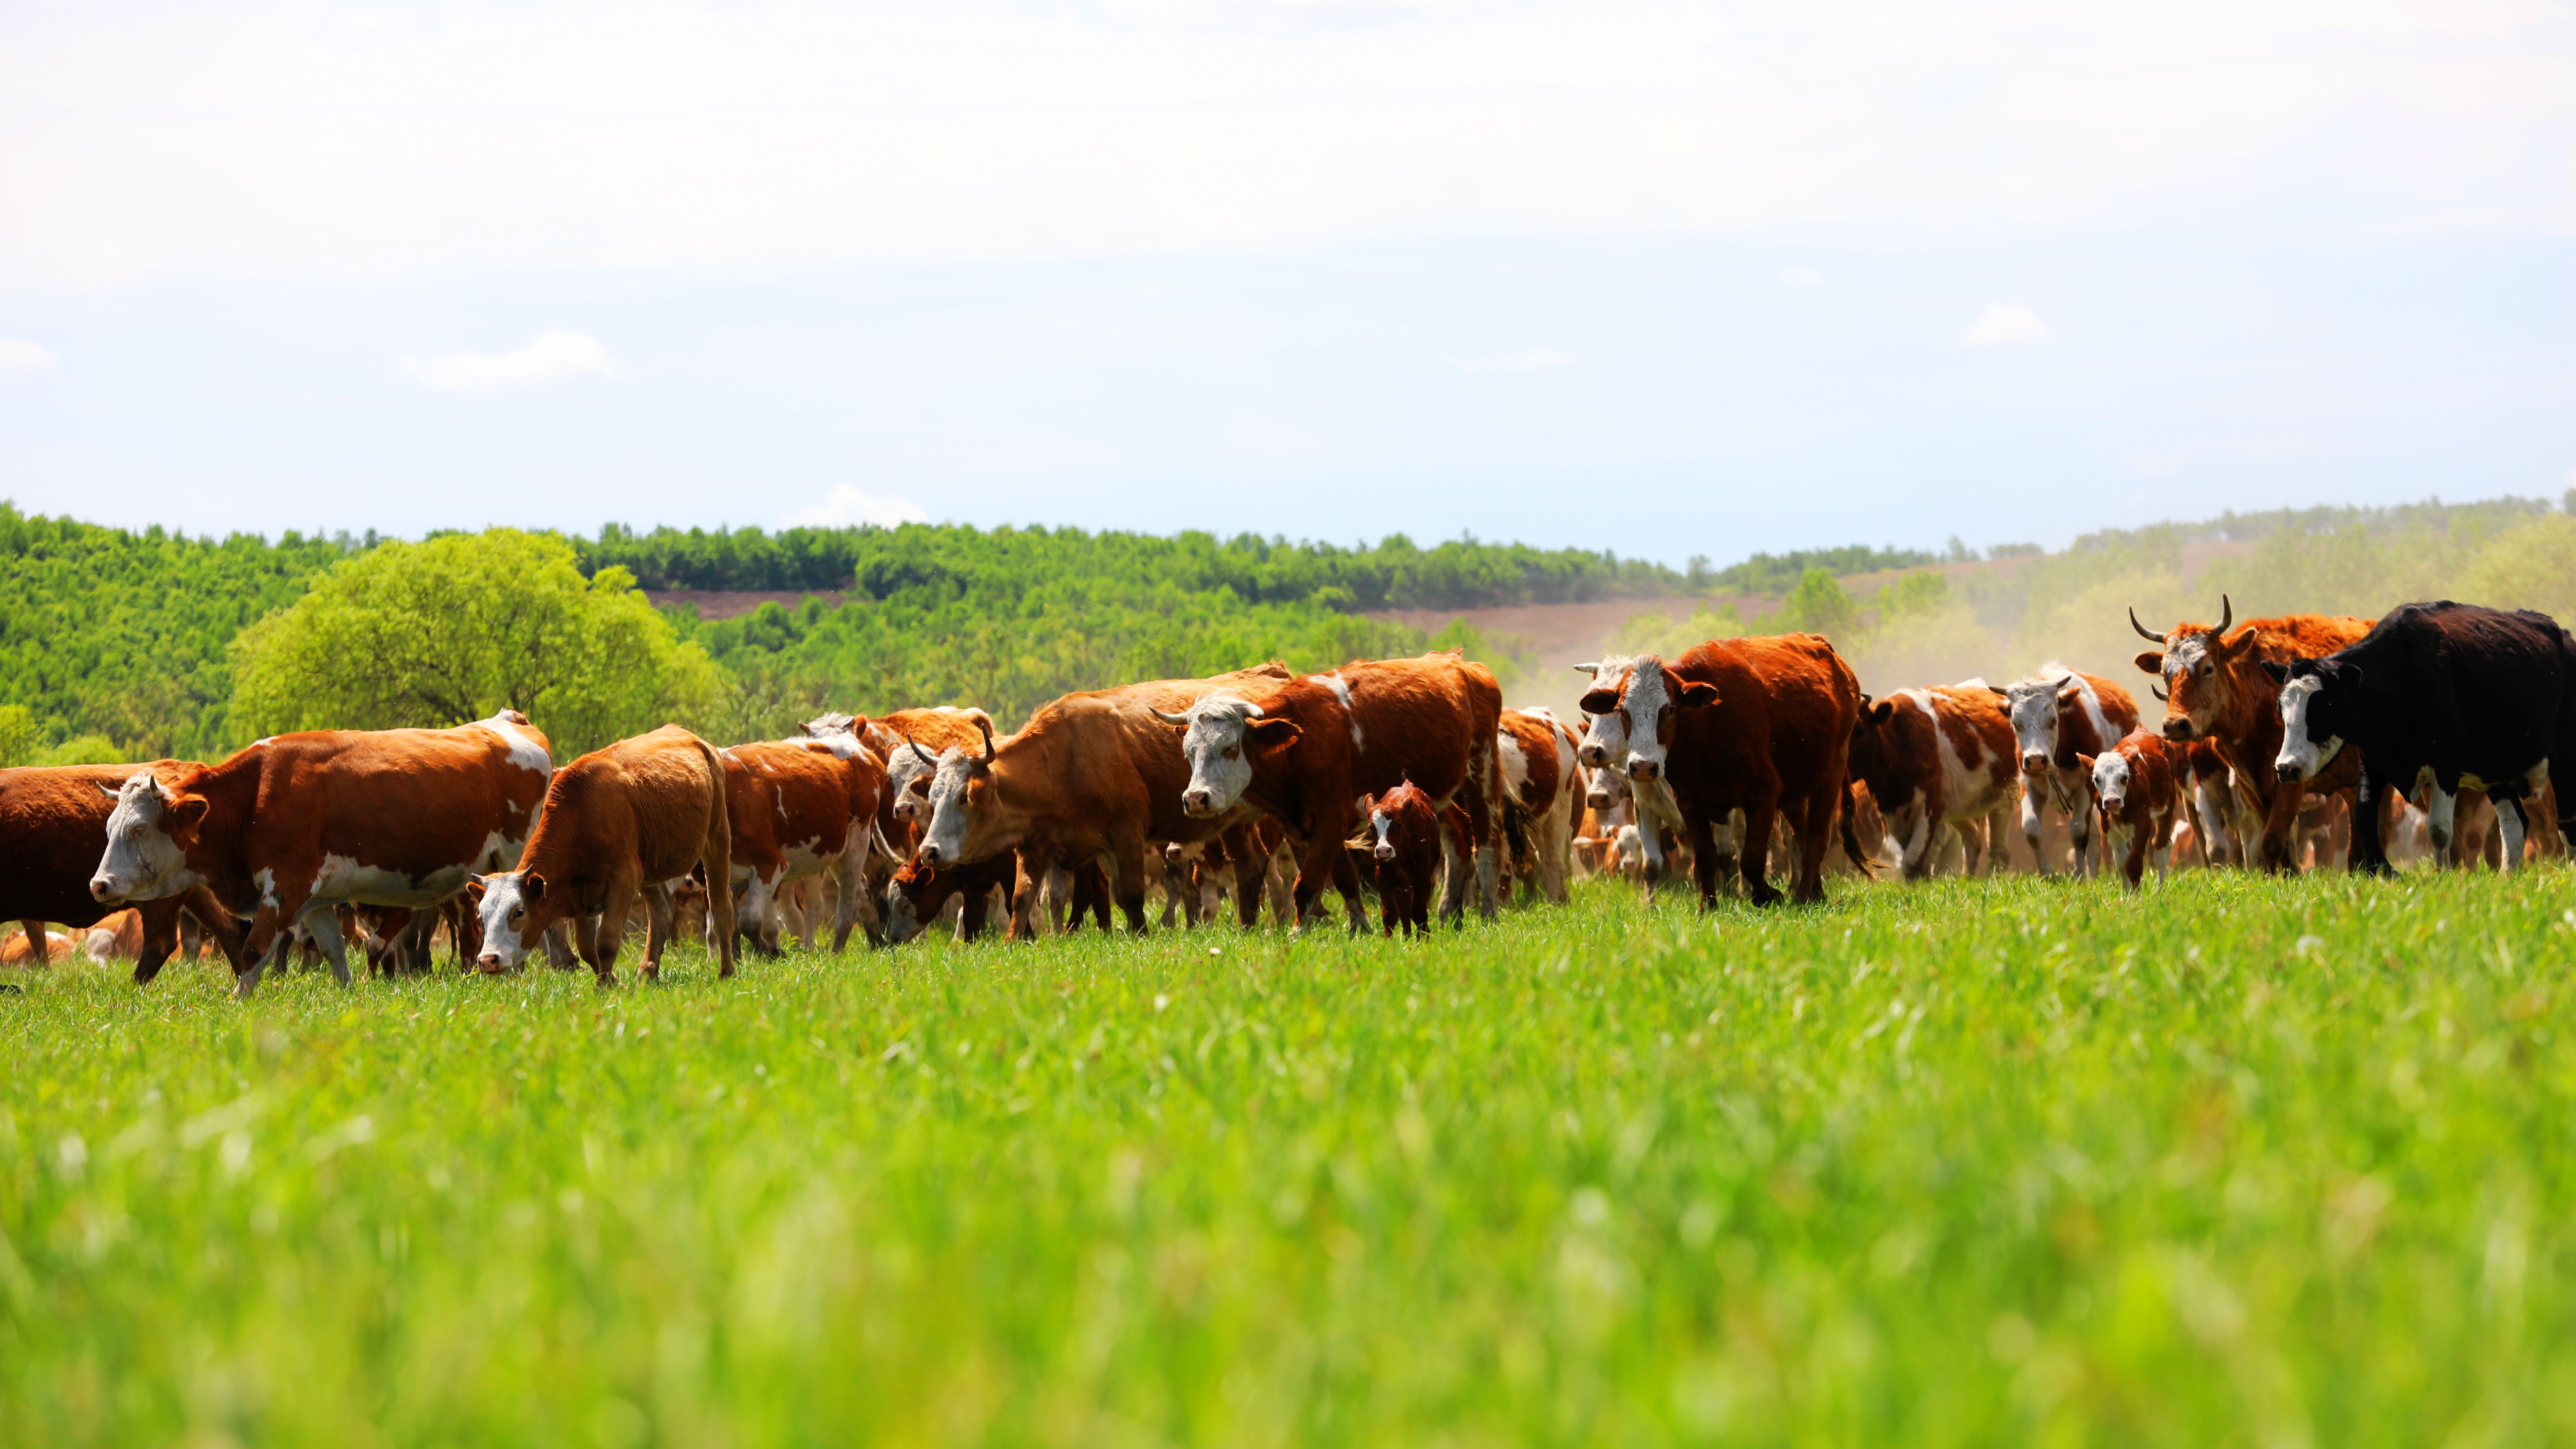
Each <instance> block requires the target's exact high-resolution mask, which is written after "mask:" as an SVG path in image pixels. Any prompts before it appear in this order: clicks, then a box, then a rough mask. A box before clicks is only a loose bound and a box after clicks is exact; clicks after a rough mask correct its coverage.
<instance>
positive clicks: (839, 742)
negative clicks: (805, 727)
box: [717, 733, 885, 956]
mask: <svg viewBox="0 0 2576 1449" xmlns="http://www.w3.org/2000/svg"><path fill="white" fill-rule="evenodd" d="M717 753H718V754H719V755H720V756H721V757H722V758H723V759H724V761H725V800H726V811H727V819H728V821H729V828H730V833H731V854H732V856H733V880H734V888H735V889H736V890H737V891H738V892H739V893H740V899H739V900H738V901H737V902H736V903H735V906H734V922H735V925H736V927H737V929H739V930H740V931H741V932H742V935H743V939H744V940H746V941H749V942H750V943H751V944H752V946H753V947H754V949H756V950H759V951H760V952H762V953H763V954H766V955H772V956H774V955H776V954H777V953H778V934H779V929H778V917H779V914H780V909H779V908H780V897H781V893H782V892H783V891H784V890H785V889H786V888H787V886H788V884H789V883H790V882H793V881H805V880H826V879H828V880H836V881H838V882H839V883H840V885H841V892H840V907H839V913H838V918H837V919H836V920H835V922H834V925H833V933H832V949H833V950H834V951H835V952H838V951H840V950H841V949H843V948H844V947H845V946H847V945H848V944H849V939H850V927H851V926H852V924H853V923H854V922H856V921H857V920H858V919H860V918H861V916H862V914H864V918H865V920H866V923H867V930H868V939H869V940H871V941H876V942H882V941H883V940H884V938H885V927H884V925H883V923H882V922H881V921H880V920H879V919H878V915H877V905H876V902H875V900H874V899H872V898H871V897H870V896H869V894H868V889H867V882H866V880H865V878H864V877H865V875H866V866H867V856H868V842H869V840H870V838H871V837H872V836H873V835H874V833H875V830H876V821H877V810H878V807H879V806H880V805H881V804H882V803H883V795H884V792H885V770H884V767H883V766H882V765H880V764H878V763H877V759H876V755H875V753H874V752H873V751H871V750H869V749H868V747H867V746H865V745H863V744H861V743H859V741H858V739H857V738H856V737H855V736H854V735H851V734H848V733H835V734H826V735H818V736H815V737H813V738H809V739H802V740H762V741H757V742H755V743H752V744H747V745H735V746H732V747H731V748H729V749H724V750H720V751H718V752H717ZM804 945H805V949H807V950H809V951H810V950H812V949H814V924H813V920H812V918H811V917H808V918H807V924H806V927H805V938H804Z"/></svg>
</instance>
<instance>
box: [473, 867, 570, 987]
mask: <svg viewBox="0 0 2576 1449" xmlns="http://www.w3.org/2000/svg"><path fill="white" fill-rule="evenodd" d="M465 889H466V894H467V896H468V897H469V898H470V899H471V900H472V901H473V902H474V915H475V918H476V919H477V920H479V921H480V922H482V925H483V950H482V952H481V954H479V955H477V956H476V957H475V958H474V964H475V965H476V966H477V967H479V968H480V969H482V970H483V971H484V972H486V973H488V974H497V973H499V972H503V971H516V970H518V969H519V967H520V965H521V964H522V963H524V962H525V961H526V960H527V958H528V952H529V950H530V949H531V948H533V947H534V946H535V945H536V944H537V942H539V941H541V940H543V939H544V938H545V934H546V927H548V926H550V925H552V924H554V922H555V921H556V920H557V919H558V918H559V917H561V916H562V915H563V914H564V905H563V902H561V901H560V900H557V899H556V898H555V897H556V896H557V895H558V894H559V892H556V891H555V890H553V889H552V888H551V887H550V886H549V884H548V882H547V880H546V878H545V877H544V876H543V875H541V874H539V873H537V872H535V871H518V870H512V871H503V872H501V873H500V874H497V875H478V876H476V877H474V878H473V879H472V880H471V881H469V882H468V883H467V885H466V887H465Z"/></svg>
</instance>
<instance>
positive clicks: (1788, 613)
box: [1780, 568, 1860, 640]
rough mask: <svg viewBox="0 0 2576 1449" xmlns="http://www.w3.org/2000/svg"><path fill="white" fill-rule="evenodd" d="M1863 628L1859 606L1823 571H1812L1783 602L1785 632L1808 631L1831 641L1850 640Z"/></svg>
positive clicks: (1781, 615)
mask: <svg viewBox="0 0 2576 1449" xmlns="http://www.w3.org/2000/svg"><path fill="white" fill-rule="evenodd" d="M1859 624H1860V605H1858V604H1856V603H1853V602H1852V596H1851V595H1849V594H1847V593H1844V592H1843V586H1842V585H1841V584H1839V583H1836V582H1835V581H1834V576H1833V575H1832V574H1829V573H1827V572H1825V571H1824V570H1823V569H1817V568H1811V569H1809V570H1807V572H1806V573H1805V575H1804V576H1802V577H1801V578H1800V579H1799V580H1798V586H1797V587H1796V588H1793V589H1791V590H1790V591H1789V597H1787V598H1785V599H1782V600H1781V601H1780V628H1781V630H1782V632H1784V633H1786V632H1791V631H1796V630H1805V631H1807V632H1809V633H1815V634H1822V635H1824V636H1825V637H1827V638H1829V639H1846V640H1847V639H1849V638H1850V637H1851V636H1852V632H1853V630H1854V629H1856V628H1857V627H1858V626H1859Z"/></svg>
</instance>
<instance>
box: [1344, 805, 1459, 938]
mask: <svg viewBox="0 0 2576 1449" xmlns="http://www.w3.org/2000/svg"><path fill="white" fill-rule="evenodd" d="M1360 807H1361V821H1360V833H1359V834H1357V835H1355V836H1353V837H1351V839H1350V840H1349V841H1348V842H1347V845H1348V848H1349V849H1350V850H1351V851H1353V852H1354V853H1355V854H1356V856H1357V859H1356V861H1355V862H1354V867H1355V869H1356V870H1357V871H1358V873H1359V874H1360V875H1361V876H1363V877H1364V878H1366V879H1369V880H1370V881H1372V882H1374V883H1375V884H1376V886H1377V903H1378V914H1379V917H1380V919H1381V920H1382V921H1383V922H1384V923H1385V926H1386V933H1387V934H1388V935H1390V936H1392V935H1394V934H1395V931H1396V927H1398V926H1399V925H1400V926H1402V927H1403V928H1404V933H1405V934H1406V935H1408V936H1410V935H1414V934H1416V933H1418V932H1426V931H1429V930H1430V929H1431V890H1432V887H1433V885H1434V884H1435V883H1436V881H1437V880H1438V878H1439V874H1440V859H1441V857H1442V856H1443V855H1449V854H1455V853H1456V847H1455V846H1445V847H1444V845H1443V843H1442V840H1441V821H1440V812H1439V811H1436V810H1434V809H1432V808H1431V797H1430V796H1428V795H1426V794H1424V793H1423V792H1422V787H1421V786H1419V785H1411V784H1406V785H1398V786H1396V787H1395V788H1394V789H1392V790H1389V791H1387V792H1386V793H1385V794H1383V795H1380V796H1377V797H1376V798H1374V799H1366V800H1362V801H1361V802H1360ZM1451 808H1453V809H1454V808H1456V807H1454V806H1453V807H1451Z"/></svg>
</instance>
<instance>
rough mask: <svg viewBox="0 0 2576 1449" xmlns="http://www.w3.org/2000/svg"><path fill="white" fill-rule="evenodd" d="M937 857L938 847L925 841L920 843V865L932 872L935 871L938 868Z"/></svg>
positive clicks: (938, 853)
mask: <svg viewBox="0 0 2576 1449" xmlns="http://www.w3.org/2000/svg"><path fill="white" fill-rule="evenodd" d="M939 856H940V851H939V847H938V846H936V845H933V844H931V843H930V842H929V841H927V840H925V841H923V842H922V843H921V863H922V864H923V865H926V866H929V867H931V868H932V869H934V870H935V869H937V868H938V866H939Z"/></svg>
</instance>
